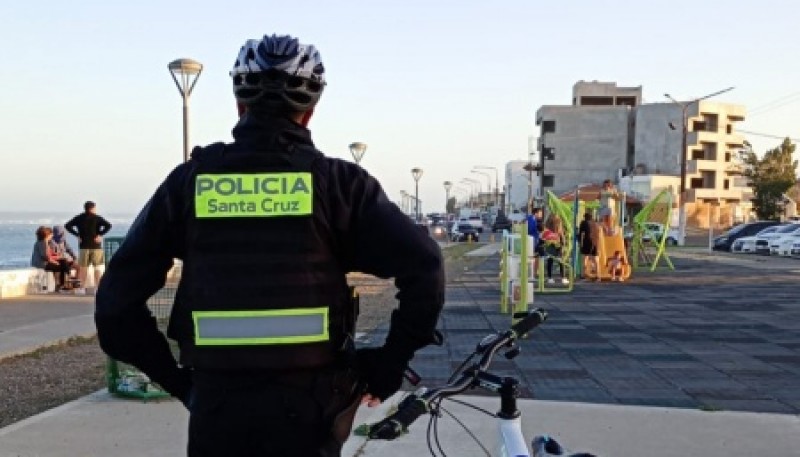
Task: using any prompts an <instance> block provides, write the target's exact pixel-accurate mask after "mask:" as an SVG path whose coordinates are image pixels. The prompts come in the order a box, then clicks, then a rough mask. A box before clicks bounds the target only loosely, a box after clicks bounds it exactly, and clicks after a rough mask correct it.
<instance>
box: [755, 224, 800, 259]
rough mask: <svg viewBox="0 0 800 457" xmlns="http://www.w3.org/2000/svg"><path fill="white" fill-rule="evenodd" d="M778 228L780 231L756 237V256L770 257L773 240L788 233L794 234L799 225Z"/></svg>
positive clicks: (779, 226) (785, 225)
mask: <svg viewBox="0 0 800 457" xmlns="http://www.w3.org/2000/svg"><path fill="white" fill-rule="evenodd" d="M777 227H778V229H777V230H775V231H774V232H772V233H769V234H766V235H756V249H755V252H756V254H764V255H769V253H770V249H771V247H770V243H771V242H772V240H773V239H775V238H778V237H780V236H781V235H785V234H787V233H793V232H794V231H795V230H797V224H784V225H778V226H777Z"/></svg>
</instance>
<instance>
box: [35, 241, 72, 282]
mask: <svg viewBox="0 0 800 457" xmlns="http://www.w3.org/2000/svg"><path fill="white" fill-rule="evenodd" d="M52 237H53V231H52V230H50V228H48V227H44V226H42V227H39V228H38V229H36V243H34V245H33V254H32V255H31V266H32V267H34V268H41V269H43V270H44V271H52V272H54V273H58V276H56V290H61V289H62V288H63V287H64V285H65V283H66V276H67V272H69V266H68V265H67V263H66V261H63V260H61V259H60V258H59V256H58V254H56V253H55V251H53V249H51V248H50V240H51V239H52Z"/></svg>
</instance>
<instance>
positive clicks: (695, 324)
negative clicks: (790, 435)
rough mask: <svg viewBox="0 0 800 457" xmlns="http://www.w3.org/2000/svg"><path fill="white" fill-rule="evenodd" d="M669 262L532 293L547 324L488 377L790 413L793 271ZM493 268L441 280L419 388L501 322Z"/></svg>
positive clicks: (549, 395) (798, 391)
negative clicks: (434, 334) (439, 306)
mask: <svg viewBox="0 0 800 457" xmlns="http://www.w3.org/2000/svg"><path fill="white" fill-rule="evenodd" d="M673 262H674V263H675V264H676V267H677V271H675V272H667V271H664V270H660V271H657V272H655V273H650V272H637V273H635V274H634V276H633V278H632V280H631V281H629V282H626V283H601V284H596V283H580V282H579V283H578V284H577V285H576V287H575V290H574V292H573V293H570V294H548V295H545V294H538V295H537V296H536V299H535V301H536V305H535V306H538V307H543V308H546V309H547V310H548V311H549V312H550V317H549V319H548V321H547V322H546V323H545V324H544V325H542V326H541V327H539V328H538V329H537V330H536V331H534V332H533V333H532V334H531V336H530V338H529V339H527V340H525V341H523V342H522V353H521V354H520V355H519V356H518V357H516V358H515V359H514V360H512V361H509V360H506V359H505V358H504V357H502V355H498V357H497V358H496V359H495V360H496V362H495V363H494V365H493V367H492V368H493V372H495V373H497V374H500V375H513V376H517V377H518V378H519V379H520V380H521V382H522V384H523V388H522V394H523V395H524V396H527V397H531V396H532V397H535V398H538V399H544V400H567V401H578V402H593V403H617V404H631V405H651V406H672V407H687V408H703V409H710V410H716V409H721V410H733V411H759V412H778V413H795V414H796V413H800V290H799V289H800V288H799V287H798V286H800V274H798V271H797V270H790V269H784V270H778V271H763V270H759V269H756V268H751V267H748V266H746V264H745V265H743V264H740V263H725V262H714V261H710V260H704V259H702V258H700V259H697V258H695V259H691V258H686V259H676V258H673ZM497 265H498V257H497V256H492V257H489V258H487V259H486V260H485V261H484V262H482V263H481V264H479V265H478V266H477V267H475V268H473V269H472V271H468V272H465V273H464V274H463V275H461V277H459V278H451V280H450V283H449V285H448V288H447V300H446V304H445V310H444V313H443V315H442V318H441V321H440V325H439V327H440V329H442V331H443V332H444V333H445V341H446V344H445V345H444V346H443V347H430V348H426V349H424V350H423V351H421V352H420V353H419V354H418V355H417V357H416V358H415V359H414V361H413V362H412V366H413V367H414V369H415V370H417V371H418V372H419V373H420V374H421V375H422V376H423V378H424V384H425V385H430V386H435V385H437V384H438V383H442V382H443V381H445V380H446V378H447V377H448V376H449V374H450V371H451V370H452V369H454V368H455V367H457V366H458V364H459V363H460V362H461V360H463V358H464V357H465V356H466V355H468V354H469V353H470V352H471V351H472V350H473V349H474V347H475V345H476V344H477V342H478V341H480V339H481V338H482V337H484V336H485V335H486V334H487V333H489V332H491V331H493V330H504V329H506V328H507V327H508V325H509V324H510V318H509V316H508V315H502V314H500V313H499V295H500V292H499V281H498V279H497V276H498V267H497ZM797 265H798V268H800V263H798V264H797ZM384 335H385V329H379V330H378V331H376V332H375V333H374V334H372V335H370V336H369V340H370V341H372V342H373V343H378V342H381V341H383V337H384ZM474 393H478V391H475V392H474Z"/></svg>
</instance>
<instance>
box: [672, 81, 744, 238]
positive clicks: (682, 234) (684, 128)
mask: <svg viewBox="0 0 800 457" xmlns="http://www.w3.org/2000/svg"><path fill="white" fill-rule="evenodd" d="M731 90H733V87H728V88H727V89H722V90H719V91H717V92H714V93H711V94H708V95H706V96H703V97H699V98H695V99H693V100H690V101H688V102H679V101H677V100H675V99H674V98H673V97H672V96H671V95H670V94H664V96H665V97H667V98H668V99H670V100H672V102H673V103H675V104H676V105H678V106H680V107H681V121H682V125H681V187H680V193H679V194H678V244H679V245H681V246H683V244H684V241H685V240H686V162H687V159H686V157H687V155H688V151H687V149H688V147H689V145H688V144H687V142H688V139H687V136H688V131H689V125H688V124H689V118H688V116H687V114H688V110H689V107H691V106H692V105H694V104H695V103H697V102H699V101H701V100H705V99H707V98H711V97H715V96H717V95H720V94H724V93H725V92H728V91H731ZM668 125H669V128H670V129H672V130H676V127H675V124H673V123H672V122H670V123H669V124H668Z"/></svg>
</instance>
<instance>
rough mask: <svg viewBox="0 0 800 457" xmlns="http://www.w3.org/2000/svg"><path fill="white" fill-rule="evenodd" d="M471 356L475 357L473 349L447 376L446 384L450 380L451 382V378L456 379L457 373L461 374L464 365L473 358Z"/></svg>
mask: <svg viewBox="0 0 800 457" xmlns="http://www.w3.org/2000/svg"><path fill="white" fill-rule="evenodd" d="M473 357H475V352H474V351H473V353H472V354H470V355H469V357H467V358H466V359H464V361H463V362H461V365H459V366H458V368H456V370H455V371H454V372H453V374H451V375H450V378H448V379H447V383H448V384H450V383H451V382H453V380H455V379H456V377H457V376H458V375H459V374H461V370H463V369H464V367H466V366H467V364H468V363H469V362H470V361H471V360H472V359H473Z"/></svg>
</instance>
